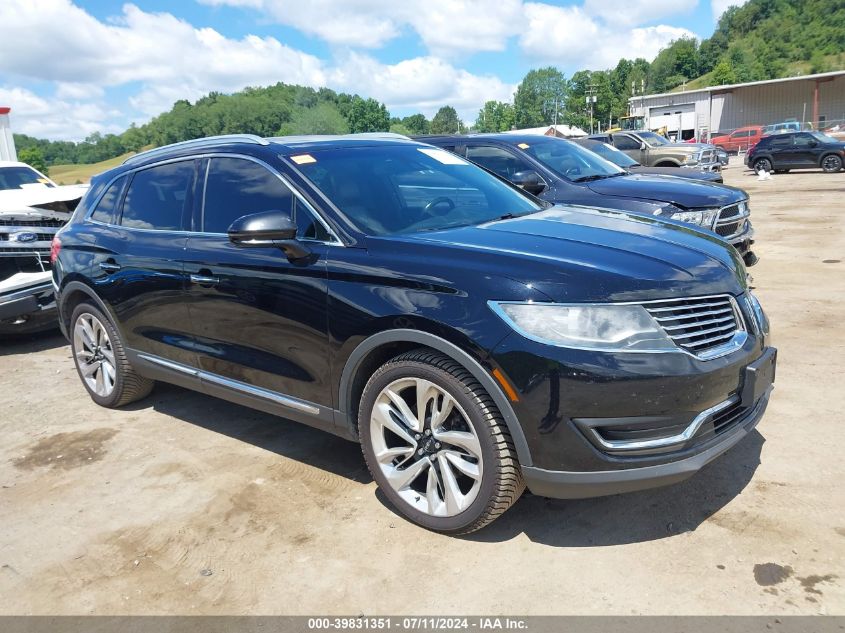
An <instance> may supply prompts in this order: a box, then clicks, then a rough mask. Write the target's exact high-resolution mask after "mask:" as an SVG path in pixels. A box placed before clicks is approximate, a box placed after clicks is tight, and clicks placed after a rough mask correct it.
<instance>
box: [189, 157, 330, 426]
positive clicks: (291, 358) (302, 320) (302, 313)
mask: <svg viewBox="0 0 845 633" xmlns="http://www.w3.org/2000/svg"><path fill="white" fill-rule="evenodd" d="M204 191H205V195H204V201H203V204H202V206H201V208H200V209H199V217H198V218H196V219H195V227H196V228H198V229H199V231H197V232H195V233H192V234H191V236H190V238H189V240H188V246H187V256H186V264H185V273H186V275H187V278H188V284H189V288H188V313H189V316H190V322H191V331H192V332H193V334H194V336H195V339H196V351H197V355H198V360H199V369H200V370H201V372H203V374H202V375H201V378H202V379H203V381H204V383H206V385H207V386H208V387H209V388H210V389H211V390H212V391H213V390H214V388H227V389H233V390H235V391H240V392H242V393H250V394H252V395H256V394H257V397H258V398H263V399H265V400H268V401H273V402H276V403H281V404H282V410H281V411H280V412H281V413H287V414H288V415H289V417H292V418H295V419H302V414H303V413H305V414H306V418H307V417H308V416H309V415H312V414H313V415H316V416H318V417H322V418H325V419H326V420H329V419H330V417H331V409H332V407H333V401H332V395H331V389H330V376H329V351H328V331H327V318H328V317H327V310H326V306H327V296H326V293H327V289H326V286H327V279H326V256H327V252H328V250H329V249H330V248H332V246H331V244H330V242H331V238H329V236H328V234H327V233H326V229H325V228H324V227H323V226H322V225H321V224H320V223H319V222H316V221H315V217H314V216H313V215H312V212H311V210H310V209H309V208H308V207H307V206H306V204H305V203H304V201H302V200H301V199H299V198H297V197H296V195H295V194H294V192H293V191H292V189H291V188H290V187H289V186H288V185H287V184H286V182H284V181H283V179H282V178H281V177H280V176H279V174H278V173H276V172H275V171H273V170H272V169H271V168H269V167H268V166H266V165H264V164H262V163H259V162H256V161H254V160H250V159H247V158H245V157H244V158H240V157H232V158H229V157H219V158H211V159H210V160H209V161H208V162H207V164H206V174H205V186H204ZM271 210H275V211H283V212H286V213H290V214H291V217H293V218H294V220H295V221H296V222H297V225H298V226H299V228H300V239H301V240H302V241H303V242H304V243H307V244H309V246H310V248H311V250H312V255H311V257H310V258H307V259H305V260H301V261H300V260H297V261H294V262H291V261H289V260H288V259H287V257H286V255H285V254H284V253H283V252H282V251H281V250H280V249H278V248H254V247H243V246H235V245H234V244H232V243H231V242H230V241H229V239H228V237H227V235H226V231H227V229H228V227H229V226H230V225H231V223H232V222H233V221H234V220H236V219H237V218H239V217H242V216H244V215H249V214H252V213H259V212H262V211H271ZM251 387H255V388H258V389H257V390H256V389H251ZM288 405H290V406H288ZM304 421H309V420H307V419H305V420H304Z"/></svg>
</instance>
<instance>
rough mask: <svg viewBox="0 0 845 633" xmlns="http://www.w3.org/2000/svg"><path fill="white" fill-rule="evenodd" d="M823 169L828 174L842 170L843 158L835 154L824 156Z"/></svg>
mask: <svg viewBox="0 0 845 633" xmlns="http://www.w3.org/2000/svg"><path fill="white" fill-rule="evenodd" d="M822 169H823V170H824V171H825V172H827V173H828V174H835V173H837V172H839V171H841V170H842V159H841V158H839V156H836V155H834V154H828V155H827V156H825V157H824V158H822Z"/></svg>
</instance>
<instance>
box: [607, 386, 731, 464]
mask: <svg viewBox="0 0 845 633" xmlns="http://www.w3.org/2000/svg"><path fill="white" fill-rule="evenodd" d="M737 402H739V398H738V397H736V396H734V397H733V398H728V399H727V400H725V401H724V402H720V403H719V404H716V405H713V406H712V407H710V408H709V409H705V410H704V411H702V412H701V413H699V414H698V415H697V416H695V418H693V420H692V422H690V423H689V426H688V427H687V428H686V429H684V430H683V431H682V432H681V433H678V434H677V435H671V436H669V437H661V438H657V439H651V440H606V439H604V438H603V437H602V436H601V435H600V434H599V432H598V431H597V430H596V428H595V427H593V428H591V429H590V432H591V433H592V434H593V437H595V439H596V441H597V442H598V443H599V444H601V446H602V447H603V448H606V449H607V450H609V451H641V450H648V449H654V448H667V447H669V446H673V445H675V444H683V443H684V442H687V441H689V440H690V439H691V438H692V436H693V435H695V434H696V433H697V432H698V429H700V428H701V425H702V424H704V423H705V422H706V421H707V420H709V419H710V418H711V417H712V416H714V415H716V414H717V413H719V412H720V411H723V410H725V409H727V408H728V407H729V406H731V405H733V404H736V403H737Z"/></svg>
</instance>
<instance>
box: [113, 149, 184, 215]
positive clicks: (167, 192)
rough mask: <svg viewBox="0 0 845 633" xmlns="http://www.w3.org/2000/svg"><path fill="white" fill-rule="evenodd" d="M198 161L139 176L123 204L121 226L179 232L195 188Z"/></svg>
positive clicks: (144, 171)
mask: <svg viewBox="0 0 845 633" xmlns="http://www.w3.org/2000/svg"><path fill="white" fill-rule="evenodd" d="M193 177H194V161H182V162H178V163H168V164H166V165H159V166H158V167H151V168H149V169H144V170H142V171H139V172H137V173H136V174H135V176H134V177H133V178H132V182H131V183H130V185H129V189H127V191H126V198H125V200H124V202H123V216H122V217H121V220H120V224H121V225H123V226H128V227H131V228H136V229H157V230H160V231H178V230H179V229H181V228H182V212H183V210H184V208H185V201H186V200H187V199H188V195H189V193H190V190H191V186H192V184H193Z"/></svg>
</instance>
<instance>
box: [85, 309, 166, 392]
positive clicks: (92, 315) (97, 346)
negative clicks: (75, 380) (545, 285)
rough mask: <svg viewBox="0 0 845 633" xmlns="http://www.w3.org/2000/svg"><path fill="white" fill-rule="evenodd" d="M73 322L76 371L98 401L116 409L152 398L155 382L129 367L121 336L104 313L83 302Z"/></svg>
mask: <svg viewBox="0 0 845 633" xmlns="http://www.w3.org/2000/svg"><path fill="white" fill-rule="evenodd" d="M70 323H71V350H72V352H73V362H74V364H75V365H76V372H77V373H78V374H79V378H80V380H81V381H82V384H83V386H84V387H85V389H86V390H87V391H88V395H90V396H91V399H92V400H93V401H94V402H96V403H97V404H99V405H100V406H103V407H108V408H110V409H114V408H117V407H122V406H123V405H125V404H129V403H130V402H134V401H135V400H140V399H141V398H143V397H145V396H147V395H149V393H150V391H152V389H153V385H154V384H155V382H154V381H152V380H150V379H149V378H144V377H143V376H140V375H139V374H138V373H137V372H136V371H135V370H134V369H133V368H132V366H131V365H130V364H129V361H128V360H127V358H126V351H125V349H124V347H123V341H122V339H121V338H120V333H119V332H118V331H117V328H115V327H114V325H113V324H112V322H111V321H110V320H109V318H108V317H107V316H106V315H104V314H103V313H102V311H100V310H99V309H98V308H97V307H95V306H93V305H91V304H90V303H80V304H79V305H78V306H76V309H75V310H74V311H73V314H72V315H71V318H70Z"/></svg>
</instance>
